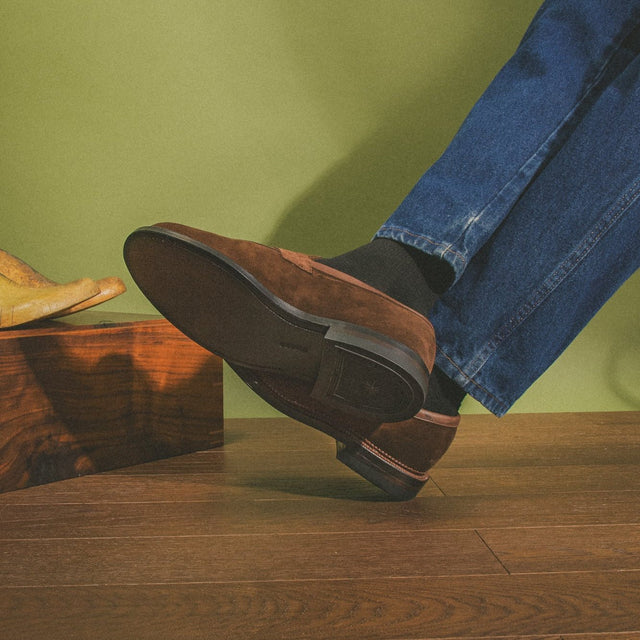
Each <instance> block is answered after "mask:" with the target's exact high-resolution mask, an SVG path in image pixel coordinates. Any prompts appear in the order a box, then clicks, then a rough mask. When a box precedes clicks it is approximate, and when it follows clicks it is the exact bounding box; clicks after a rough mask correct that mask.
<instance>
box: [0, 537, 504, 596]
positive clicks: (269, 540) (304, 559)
mask: <svg viewBox="0 0 640 640" xmlns="http://www.w3.org/2000/svg"><path fill="white" fill-rule="evenodd" d="M491 573H494V574H495V573H505V571H504V569H503V567H502V566H501V565H500V564H499V562H498V561H497V560H496V559H495V557H494V555H493V554H492V553H491V551H489V549H487V547H486V545H485V544H484V543H483V542H482V541H481V540H480V538H479V537H478V536H477V535H476V534H475V533H474V532H473V531H414V532H383V533H371V532H365V533H327V534H323V535H318V534H306V535H300V534H275V535H218V536H174V537H147V538H125V539H123V538H75V539H68V538H64V539H60V538H58V539H46V540H10V541H9V540H4V541H0V576H2V585H3V586H16V587H31V586H52V585H76V586H78V585H92V584H104V585H107V584H161V583H190V582H243V581H256V580H258V581H264V580H318V579H320V580H327V579H336V580H345V579H354V578H358V579H360V578H389V577H407V576H438V575H456V574H464V575H469V574H491Z"/></svg>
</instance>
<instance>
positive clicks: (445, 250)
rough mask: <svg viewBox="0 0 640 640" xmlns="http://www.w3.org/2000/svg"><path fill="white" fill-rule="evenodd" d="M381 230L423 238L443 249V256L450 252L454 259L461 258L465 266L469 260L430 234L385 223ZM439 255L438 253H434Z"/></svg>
mask: <svg viewBox="0 0 640 640" xmlns="http://www.w3.org/2000/svg"><path fill="white" fill-rule="evenodd" d="M380 231H391V232H394V233H395V232H397V233H400V234H403V235H408V236H411V237H413V238H416V239H418V240H423V241H424V242H427V243H428V244H430V245H433V246H434V247H438V248H441V249H442V256H441V257H444V256H445V255H446V254H448V253H450V254H452V255H453V256H454V259H456V260H459V261H461V262H462V263H463V266H464V265H466V264H467V260H466V258H465V257H464V255H463V254H461V253H459V252H458V251H456V250H455V249H452V248H451V246H450V245H447V244H445V243H443V242H438V241H437V240H434V239H433V238H429V236H424V235H422V234H420V233H415V232H414V231H409V230H408V229H403V228H401V227H393V226H389V225H384V226H382V227H381V228H380ZM434 255H437V254H434Z"/></svg>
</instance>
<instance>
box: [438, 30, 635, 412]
mask: <svg viewBox="0 0 640 640" xmlns="http://www.w3.org/2000/svg"><path fill="white" fill-rule="evenodd" d="M628 46H629V50H628V52H629V57H630V56H631V55H635V57H634V58H633V59H632V61H631V62H630V63H629V64H628V65H627V66H626V68H625V69H624V70H623V71H622V72H621V73H620V74H619V75H618V77H616V78H615V79H613V81H612V82H611V83H610V85H609V86H608V87H607V88H606V89H604V90H603V91H602V93H601V94H600V96H599V97H598V99H597V100H596V102H595V104H593V105H592V107H591V108H590V110H589V112H588V113H586V114H585V115H584V117H583V119H582V120H581V122H580V123H579V124H578V125H577V127H576V128H575V131H574V132H573V133H572V135H571V136H570V138H569V139H568V140H567V141H566V143H565V144H564V145H563V146H562V148H561V149H560V150H559V151H558V152H557V153H556V155H555V156H554V157H553V158H551V159H549V160H548V162H547V164H546V165H545V167H544V169H543V170H542V171H541V172H540V173H539V175H537V177H536V178H535V179H534V180H533V181H532V182H531V184H530V185H529V187H528V188H527V189H526V190H525V191H524V193H523V194H522V195H521V197H520V199H519V200H518V202H517V203H516V204H515V206H514V207H513V208H512V210H511V211H510V213H509V215H508V216H507V217H506V219H505V220H504V221H503V223H502V224H501V226H500V227H499V228H498V230H497V231H496V232H495V233H494V234H493V235H492V237H491V238H490V239H489V240H488V241H487V242H486V243H485V244H484V245H483V247H482V248H481V249H480V250H479V252H478V253H477V254H476V255H475V256H474V257H473V259H472V260H471V261H470V262H469V264H468V266H467V268H466V269H465V271H464V273H463V275H462V276H461V277H460V279H459V280H458V282H457V283H456V284H455V285H454V286H453V287H452V288H451V289H450V290H449V291H448V292H447V293H446V294H445V295H444V296H443V298H442V299H441V300H440V302H439V304H438V305H436V307H435V308H434V310H433V313H432V315H431V320H432V322H433V323H434V326H435V328H436V334H437V338H438V355H437V358H436V363H437V366H438V367H439V368H441V369H442V370H443V371H445V372H446V373H447V375H448V376H450V377H451V378H452V379H453V380H454V381H455V382H456V383H457V384H458V385H460V386H461V387H463V388H464V389H465V390H466V391H467V392H468V393H470V394H471V395H473V396H474V397H475V398H477V399H478V400H479V401H480V402H482V403H483V404H484V405H485V406H486V407H487V408H488V409H490V410H491V411H493V412H494V413H496V414H497V415H502V414H504V413H505V412H506V411H507V410H508V409H509V407H510V406H511V405H512V404H513V402H514V401H515V400H516V399H517V398H518V397H519V396H520V395H521V394H522V393H523V392H524V391H525V390H526V389H527V388H528V387H529V386H530V385H531V384H532V383H533V381H534V380H535V379H536V378H537V377H538V376H539V375H541V374H542V373H543V372H544V371H545V370H546V369H547V368H548V367H549V366H550V365H551V363H552V362H553V361H554V360H555V359H556V358H557V357H558V355H559V354H560V353H561V352H562V351H563V350H564V349H565V348H566V347H567V346H568V345H569V343H570V342H571V341H572V340H573V338H574V337H575V336H576V335H577V333H578V332H579V331H580V330H581V329H582V328H583V327H584V325H585V324H586V323H587V322H588V320H589V319H590V318H591V317H592V316H593V315H594V313H595V312H596V311H597V310H598V309H599V308H600V307H601V306H602V305H603V304H604V302H605V301H606V300H607V299H608V298H609V297H610V296H611V295H612V294H613V293H614V292H615V290H616V289H617V288H618V287H619V286H620V285H621V284H622V283H623V282H624V281H625V280H626V279H627V278H628V277H629V276H630V275H631V274H632V273H633V272H634V271H635V270H636V269H637V268H638V267H639V266H640V53H639V51H640V28H639V29H637V30H636V35H635V38H634V39H630V40H629V41H628ZM576 383H579V381H576Z"/></svg>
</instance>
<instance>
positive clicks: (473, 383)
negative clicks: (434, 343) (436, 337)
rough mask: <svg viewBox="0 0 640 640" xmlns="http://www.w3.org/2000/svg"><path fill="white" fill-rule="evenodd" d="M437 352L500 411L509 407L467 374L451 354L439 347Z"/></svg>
mask: <svg viewBox="0 0 640 640" xmlns="http://www.w3.org/2000/svg"><path fill="white" fill-rule="evenodd" d="M438 352H439V353H440V354H441V355H442V357H443V358H445V359H446V360H447V362H449V364H451V365H452V366H453V367H454V368H455V369H456V371H458V373H459V374H460V375H461V376H462V377H463V378H464V379H465V380H466V381H467V382H468V383H470V384H472V385H473V386H474V387H476V389H478V391H481V392H482V393H484V394H485V395H486V396H488V397H489V398H491V399H492V400H493V401H494V402H495V403H496V405H497V406H499V407H500V409H501V411H507V410H508V409H509V405H508V404H507V403H506V402H504V401H502V400H501V399H500V398H498V397H497V396H495V395H494V394H493V393H491V391H489V390H488V389H487V388H486V387H484V386H483V385H481V384H480V383H479V382H478V381H477V380H476V379H475V378H474V377H473V376H470V375H469V374H467V373H466V372H465V371H464V369H462V368H461V367H460V366H458V364H457V363H456V362H455V360H454V359H453V358H452V357H451V356H449V355H448V354H447V353H446V352H445V351H444V350H443V349H442V348H441V347H438ZM472 395H473V394H472Z"/></svg>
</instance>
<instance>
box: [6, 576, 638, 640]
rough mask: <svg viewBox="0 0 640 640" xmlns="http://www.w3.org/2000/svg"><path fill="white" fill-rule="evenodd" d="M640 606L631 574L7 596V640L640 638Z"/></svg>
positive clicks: (71, 590)
mask: <svg viewBox="0 0 640 640" xmlns="http://www.w3.org/2000/svg"><path fill="white" fill-rule="evenodd" d="M639 603H640V572H633V571H631V572H610V573H597V574H588V573H587V574H543V575H522V576H505V575H501V576H464V577H446V578H437V577H436V578H400V579H390V580H369V579H365V580H326V581H284V582H249V583H230V584H229V583H227V584H222V583H221V584H191V585H185V584H182V585H128V586H127V585H123V586H103V585H96V586H86V587H55V588H53V587H51V588H27V589H16V588H0V615H1V616H2V621H3V623H2V626H3V633H4V634H6V635H5V637H7V638H11V639H13V638H45V637H46V638H50V639H51V640H58V639H60V640H70V639H71V640H74V639H76V638H77V639H80V638H89V637H90V638H96V639H97V640H109V639H113V640H115V639H120V638H136V640H147V639H153V640H156V639H157V638H167V637H170V638H172V640H199V639H201V638H206V639H210V638H224V639H225V640H236V639H238V640H240V639H241V640H252V639H258V640H272V639H277V640H288V639H291V640H294V639H295V640H298V639H299V638H307V639H308V640H327V638H328V637H331V638H332V640H362V639H363V638H366V639H367V640H382V639H386V638H402V639H403V640H410V639H414V640H425V639H428V638H474V637H475V638H478V637H483V636H485V637H487V636H488V637H497V636H507V637H513V634H514V630H516V629H517V630H518V636H517V637H523V636H524V637H526V636H527V635H533V636H535V635H539V636H542V637H544V636H549V635H551V636H554V635H555V636H561V637H563V638H564V637H566V635H568V634H581V633H582V634H598V633H601V634H612V633H618V634H625V633H628V634H631V633H638V631H640V604H639ZM605 637H615V636H610V635H607V636H605ZM623 637H624V636H623ZM629 637H631V636H629Z"/></svg>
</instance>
